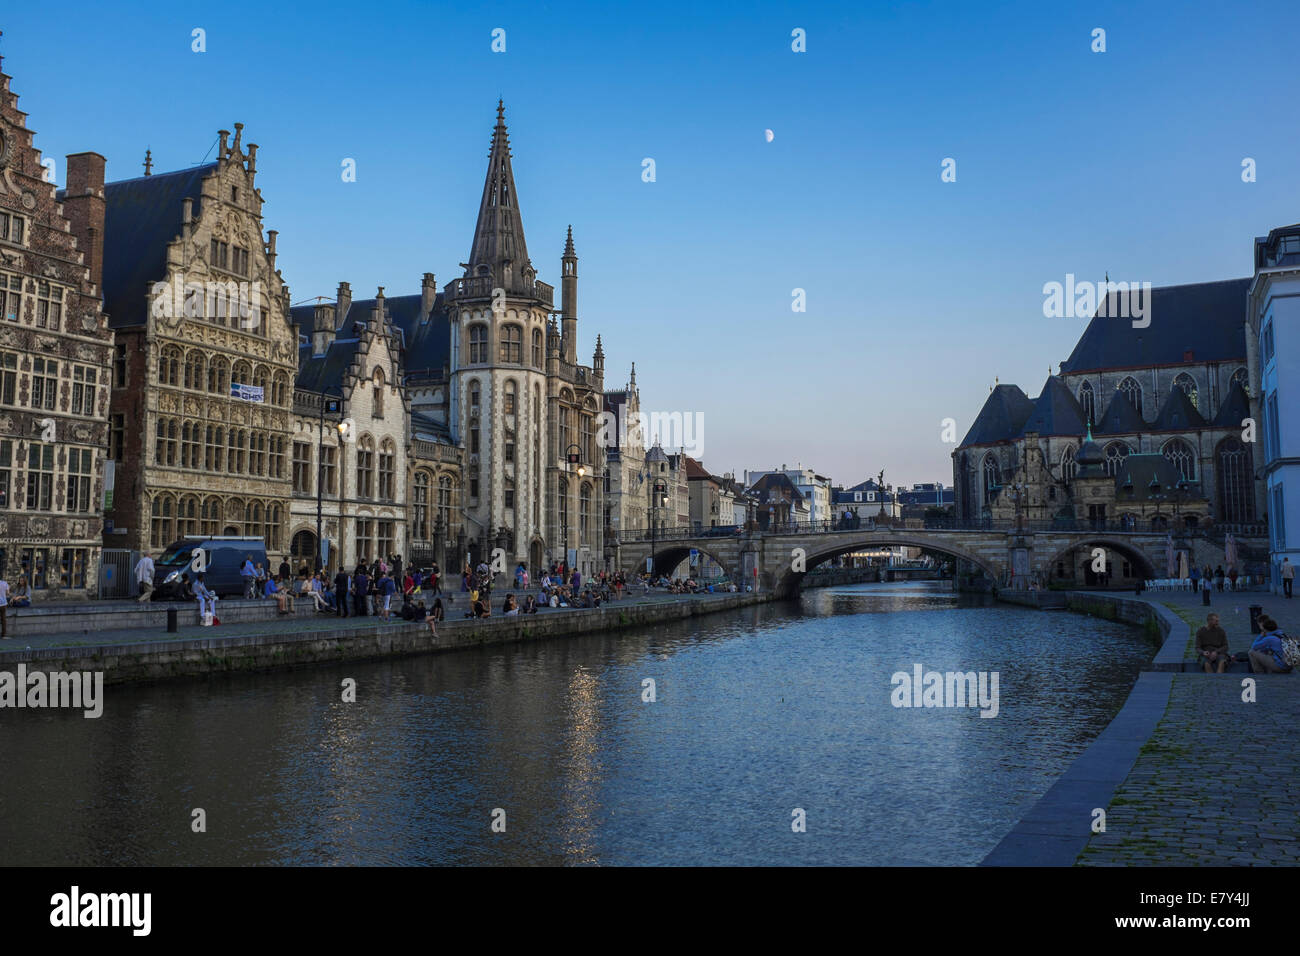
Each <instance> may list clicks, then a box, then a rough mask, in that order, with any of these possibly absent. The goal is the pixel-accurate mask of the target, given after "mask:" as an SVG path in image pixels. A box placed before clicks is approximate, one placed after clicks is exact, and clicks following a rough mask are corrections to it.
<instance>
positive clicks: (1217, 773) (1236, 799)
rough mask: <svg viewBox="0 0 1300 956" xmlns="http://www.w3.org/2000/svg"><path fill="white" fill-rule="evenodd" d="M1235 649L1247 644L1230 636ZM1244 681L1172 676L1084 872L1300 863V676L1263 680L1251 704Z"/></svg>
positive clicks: (1086, 856) (1082, 860) (1083, 860)
mask: <svg viewBox="0 0 1300 956" xmlns="http://www.w3.org/2000/svg"><path fill="white" fill-rule="evenodd" d="M1260 596H1262V595H1260ZM1255 597H1256V596H1255V595H1251V598H1252V601H1254V603H1265V602H1261V601H1258V600H1255ZM1279 600H1281V599H1279ZM1243 613H1245V611H1244V609H1243ZM1279 623H1282V622H1281V621H1279ZM1283 626H1285V625H1283ZM1246 630H1247V631H1248V630H1249V626H1248V624H1247V628H1246ZM1229 641H1230V642H1233V643H1231V644H1230V646H1232V647H1234V648H1236V647H1237V646H1238V644H1241V645H1242V646H1243V647H1244V646H1245V644H1244V641H1245V637H1244V636H1236V640H1235V642H1234V634H1233V631H1232V630H1229ZM1244 677H1246V675H1242V674H1225V675H1213V676H1207V675H1205V674H1176V675H1174V677H1173V688H1172V691H1171V693H1170V697H1169V706H1168V708H1167V709H1166V711H1165V716H1164V718H1163V719H1162V720H1161V721H1160V723H1159V725H1158V726H1157V727H1156V730H1155V732H1154V733H1153V734H1152V735H1151V737H1150V739H1148V740H1147V742H1146V743H1145V744H1144V745H1143V746H1142V750H1141V754H1140V756H1139V757H1138V761H1137V763H1136V765H1134V767H1133V770H1132V771H1131V772H1130V773H1129V775H1128V777H1127V778H1126V779H1125V781H1124V782H1123V784H1121V785H1120V787H1119V789H1118V790H1117V791H1116V792H1115V796H1114V798H1113V799H1112V801H1111V804H1110V807H1109V808H1108V809H1107V810H1106V832H1105V833H1100V834H1094V835H1093V836H1092V837H1091V839H1090V840H1089V842H1088V845H1087V846H1086V847H1085V848H1084V850H1083V853H1082V854H1080V856H1079V859H1078V864H1079V865H1083V866H1128V865H1140V866H1174V865H1193V866H1194V865H1228V866H1278V865H1281V866H1295V865H1297V864H1300V818H1298V817H1297V814H1296V780H1297V776H1298V771H1300V735H1298V734H1297V733H1296V728H1297V726H1300V676H1297V675H1296V674H1285V675H1268V674H1261V675H1258V676H1257V677H1256V678H1255V695H1256V701H1255V702H1254V703H1245V702H1243V700H1242V694H1243V687H1242V681H1243V678H1244Z"/></svg>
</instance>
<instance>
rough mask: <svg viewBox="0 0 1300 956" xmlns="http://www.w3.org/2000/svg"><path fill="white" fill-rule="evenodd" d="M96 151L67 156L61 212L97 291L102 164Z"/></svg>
mask: <svg viewBox="0 0 1300 956" xmlns="http://www.w3.org/2000/svg"><path fill="white" fill-rule="evenodd" d="M105 162H106V161H105V159H104V157H103V156H101V155H99V153H73V154H72V155H70V156H69V157H68V188H67V190H66V191H65V193H64V196H65V197H66V198H65V199H64V200H63V214H64V215H65V216H66V217H67V219H68V223H69V225H70V226H71V229H72V234H73V235H74V236H76V238H77V248H78V249H79V250H80V251H81V252H82V253H84V254H85V260H86V268H87V269H89V270H90V281H91V282H92V283H93V284H94V286H95V292H96V293H98V292H99V291H100V290H101V288H102V287H103V284H104V165H105Z"/></svg>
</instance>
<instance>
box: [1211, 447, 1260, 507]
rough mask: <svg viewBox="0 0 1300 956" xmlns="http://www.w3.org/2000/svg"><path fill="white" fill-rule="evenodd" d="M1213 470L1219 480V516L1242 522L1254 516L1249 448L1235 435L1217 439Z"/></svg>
mask: <svg viewBox="0 0 1300 956" xmlns="http://www.w3.org/2000/svg"><path fill="white" fill-rule="evenodd" d="M1216 458H1217V467H1216V468H1215V472H1216V474H1217V477H1218V484H1219V520H1220V521H1224V522H1228V523H1229V524H1245V523H1248V522H1252V521H1254V520H1255V494H1254V489H1253V487H1252V476H1253V475H1254V462H1253V461H1252V458H1251V453H1250V448H1249V447H1248V446H1246V445H1243V444H1242V443H1241V442H1240V441H1238V440H1237V439H1236V438H1225V439H1224V440H1223V441H1221V442H1219V448H1218V451H1217V453H1216Z"/></svg>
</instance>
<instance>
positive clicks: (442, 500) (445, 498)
mask: <svg viewBox="0 0 1300 956" xmlns="http://www.w3.org/2000/svg"><path fill="white" fill-rule="evenodd" d="M438 524H439V525H440V526H441V528H442V533H443V534H448V533H449V532H450V530H451V476H450V475H440V476H439V477H438Z"/></svg>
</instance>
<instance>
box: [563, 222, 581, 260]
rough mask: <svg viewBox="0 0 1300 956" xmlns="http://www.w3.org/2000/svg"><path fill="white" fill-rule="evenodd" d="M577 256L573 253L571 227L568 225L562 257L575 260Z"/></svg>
mask: <svg viewBox="0 0 1300 956" xmlns="http://www.w3.org/2000/svg"><path fill="white" fill-rule="evenodd" d="M577 255H578V254H577V253H576V252H574V251H573V226H572V224H570V226H569V236H568V238H567V239H565V240H564V256H565V258H570V259H571V258H576V257H577Z"/></svg>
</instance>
